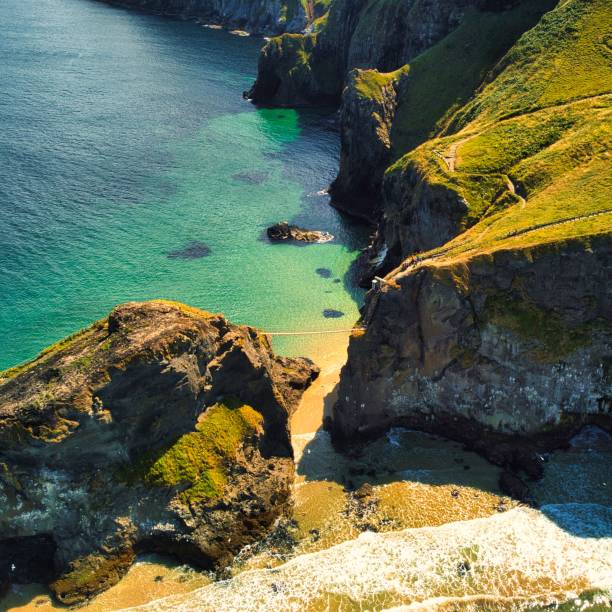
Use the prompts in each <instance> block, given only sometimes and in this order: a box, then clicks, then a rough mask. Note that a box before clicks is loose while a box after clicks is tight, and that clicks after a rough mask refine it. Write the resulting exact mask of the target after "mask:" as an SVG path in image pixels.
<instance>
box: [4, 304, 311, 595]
mask: <svg viewBox="0 0 612 612" xmlns="http://www.w3.org/2000/svg"><path fill="white" fill-rule="evenodd" d="M316 373H317V371H316V368H315V367H314V366H313V364H312V363H311V362H309V361H308V360H301V359H284V358H280V357H276V356H274V354H273V353H272V351H271V348H270V345H269V343H268V341H267V339H266V338H265V337H264V336H262V335H260V334H259V333H258V332H257V331H255V330H254V329H252V328H248V327H240V326H236V325H232V324H230V323H229V322H228V321H226V320H225V319H224V318H223V317H222V316H220V315H212V314H209V313H205V312H202V311H199V310H196V309H192V308H189V307H186V306H183V305H180V304H174V303H167V302H160V301H158V302H149V303H131V304H125V305H123V306H119V307H117V308H116V309H115V310H113V312H111V314H110V315H109V317H108V318H106V319H103V320H101V321H98V322H97V323H95V324H94V325H92V326H91V327H89V328H87V329H85V330H83V331H82V332H80V333H78V334H75V335H74V336H71V337H69V338H67V339H65V340H63V341H62V342H60V343H58V344H57V345H55V346H53V347H51V348H50V349H47V350H46V351H45V352H44V353H42V354H41V356H39V357H38V358H37V359H36V360H34V361H33V362H31V363H28V364H26V365H24V366H20V367H18V368H14V369H12V370H9V371H7V372H4V373H2V374H1V375H0V441H1V444H0V447H1V450H0V500H1V505H2V509H3V512H2V514H1V516H0V572H1V573H2V574H1V575H2V578H3V580H4V581H6V580H9V581H16V582H28V581H42V582H46V583H48V584H49V585H50V588H51V589H52V590H53V592H54V593H55V595H56V596H57V597H58V599H59V600H60V601H62V602H64V603H75V602H80V601H83V600H84V599H86V598H87V597H90V596H92V595H94V594H95V593H97V592H99V591H101V590H103V589H105V588H107V587H109V586H111V585H112V584H114V583H116V582H117V581H118V580H119V579H120V578H121V576H122V575H123V574H124V573H125V572H126V571H127V569H128V568H129V566H130V565H131V563H132V562H133V561H134V557H135V555H136V554H137V553H138V552H140V551H158V552H164V553H170V554H173V555H176V556H178V557H179V558H180V559H183V560H186V561H190V562H192V563H196V564H199V565H201V566H204V567H210V568H213V567H216V566H218V565H223V564H225V563H227V562H228V560H229V559H230V558H231V556H232V555H233V554H235V553H236V552H237V551H238V550H239V549H240V548H241V547H243V546H244V545H245V544H248V543H250V542H252V541H253V540H254V539H255V538H257V537H259V536H261V535H262V534H263V533H264V532H265V531H266V530H267V529H268V528H269V526H270V525H271V524H272V523H273V521H274V520H275V519H276V518H277V517H278V515H279V514H281V513H283V512H284V510H285V508H286V505H287V503H288V500H289V495H290V488H291V484H292V480H293V461H292V450H291V445H290V440H289V433H288V427H287V420H288V415H289V413H290V411H291V410H292V408H293V407H294V406H295V405H296V402H297V401H298V399H299V397H300V395H301V393H302V391H303V390H304V389H305V388H306V387H307V386H308V385H309V384H310V381H311V380H312V379H313V377H314V376H316Z"/></svg>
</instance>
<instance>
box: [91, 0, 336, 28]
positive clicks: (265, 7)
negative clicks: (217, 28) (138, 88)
mask: <svg viewBox="0 0 612 612" xmlns="http://www.w3.org/2000/svg"><path fill="white" fill-rule="evenodd" d="M103 1H104V2H108V3H109V4H116V5H119V6H125V7H128V8H133V9H138V10H144V11H149V12H154V13H159V14H162V15H169V16H173V17H179V18H182V19H199V20H202V21H204V22H206V23H211V24H219V25H224V26H228V27H231V28H236V29H243V30H247V31H249V32H254V33H261V34H279V33H281V32H301V31H302V30H304V29H305V28H306V27H308V26H309V25H310V24H311V23H312V21H313V20H314V19H316V18H317V17H319V16H320V15H321V14H322V12H323V11H324V8H325V6H324V5H325V4H326V2H325V0H320V1H319V2H316V3H315V2H312V1H310V0H308V1H307V0H103Z"/></svg>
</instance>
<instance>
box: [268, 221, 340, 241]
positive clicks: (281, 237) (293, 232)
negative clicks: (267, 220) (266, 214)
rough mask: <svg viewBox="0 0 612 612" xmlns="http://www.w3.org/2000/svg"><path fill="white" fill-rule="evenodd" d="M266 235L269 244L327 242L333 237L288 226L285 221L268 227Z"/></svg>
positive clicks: (295, 226) (324, 233)
mask: <svg viewBox="0 0 612 612" xmlns="http://www.w3.org/2000/svg"><path fill="white" fill-rule="evenodd" d="M266 233H267V235H268V238H269V239H270V241H271V242H286V241H288V240H289V241H295V242H329V241H330V240H333V239H334V237H333V236H332V235H331V234H329V233H327V232H318V231H316V230H307V229H302V228H301V227H298V226H297V225H289V223H287V222H286V221H281V222H280V223H276V224H275V225H272V226H270V227H269V228H268V229H267V230H266Z"/></svg>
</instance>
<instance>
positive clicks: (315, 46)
mask: <svg viewBox="0 0 612 612" xmlns="http://www.w3.org/2000/svg"><path fill="white" fill-rule="evenodd" d="M485 4H495V3H491V2H488V3H487V2H485V1H483V0H461V1H459V2H450V1H449V0H393V1H391V2H379V1H377V0H356V1H353V0H334V1H333V2H332V3H331V5H330V8H329V12H328V13H327V15H326V16H325V17H324V18H323V19H322V20H321V23H319V24H317V25H318V28H317V31H316V32H314V33H307V34H304V35H300V36H295V35H284V36H281V37H278V38H275V39H273V40H271V41H269V42H268V44H267V45H266V46H265V47H264V48H263V50H262V54H261V56H260V61H259V70H258V76H257V81H256V82H255V85H254V86H253V89H252V90H251V92H250V97H251V98H252V99H253V100H254V101H255V102H256V103H259V104H272V105H281V106H296V105H306V104H320V103H337V102H338V101H339V100H340V96H341V94H342V90H343V87H344V84H345V81H346V77H347V74H348V72H349V71H350V70H352V69H354V68H375V69H377V70H380V71H381V72H387V71H390V70H395V69H397V68H399V67H401V66H402V65H404V64H406V62H408V61H409V60H410V59H412V58H413V57H415V56H416V55H418V54H419V53H422V52H423V51H424V50H426V49H427V48H429V47H430V46H432V45H433V44H435V43H436V42H437V41H439V40H440V39H442V38H443V37H444V36H445V35H446V34H448V33H449V32H450V31H452V30H453V29H454V28H455V27H456V26H457V25H458V24H459V23H460V21H461V19H462V17H463V15H464V12H465V10H466V8H468V7H471V6H480V5H485Z"/></svg>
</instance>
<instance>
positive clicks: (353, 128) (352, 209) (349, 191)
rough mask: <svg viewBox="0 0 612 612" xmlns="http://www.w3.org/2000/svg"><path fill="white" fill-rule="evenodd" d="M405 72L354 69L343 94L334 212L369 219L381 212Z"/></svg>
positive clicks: (332, 189)
mask: <svg viewBox="0 0 612 612" xmlns="http://www.w3.org/2000/svg"><path fill="white" fill-rule="evenodd" d="M403 74H404V72H403V71H401V70H400V71H398V72H397V73H391V74H389V75H383V74H380V73H379V72H378V71H375V70H358V69H356V70H353V71H352V72H351V73H350V75H349V78H348V84H347V86H346V88H345V89H344V93H343V96H342V106H341V110H340V117H341V119H340V125H341V145H342V146H341V154H340V171H339V173H338V177H337V178H336V180H335V181H334V182H333V183H332V185H331V187H330V191H329V192H330V195H331V197H332V204H333V205H334V206H336V208H339V209H341V210H343V211H345V212H348V213H349V214H351V215H353V216H358V217H362V218H364V219H366V220H368V221H376V220H377V217H378V215H379V214H380V208H379V206H377V202H379V201H380V190H381V184H382V178H383V174H384V171H385V168H387V166H388V165H389V164H390V163H391V127H392V124H393V119H394V118H395V109H396V104H397V90H398V88H399V87H400V86H401V77H402V75H403Z"/></svg>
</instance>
